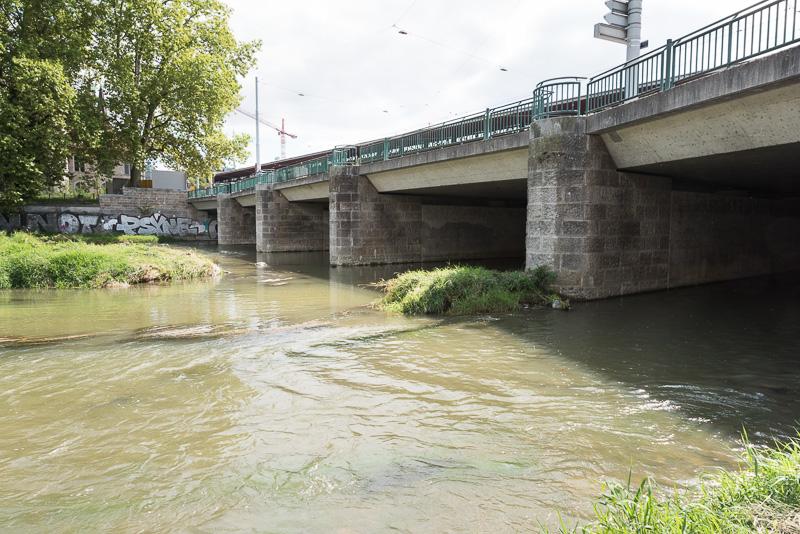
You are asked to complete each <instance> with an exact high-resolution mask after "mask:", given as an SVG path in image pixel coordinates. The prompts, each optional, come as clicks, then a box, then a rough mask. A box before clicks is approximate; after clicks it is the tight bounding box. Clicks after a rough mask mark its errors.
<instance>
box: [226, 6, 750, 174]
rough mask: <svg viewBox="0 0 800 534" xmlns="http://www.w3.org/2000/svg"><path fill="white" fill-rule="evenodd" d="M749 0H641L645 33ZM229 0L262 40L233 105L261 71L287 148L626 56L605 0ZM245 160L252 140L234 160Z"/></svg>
mask: <svg viewBox="0 0 800 534" xmlns="http://www.w3.org/2000/svg"><path fill="white" fill-rule="evenodd" d="M754 1H755V0H644V13H643V35H642V37H643V39H648V40H649V41H650V47H651V49H652V48H655V47H658V46H661V45H662V44H664V42H665V41H666V40H667V38H675V37H680V36H681V35H683V34H685V33H688V32H690V31H692V30H695V29H698V28H700V27H702V26H705V25H706V24H708V23H711V22H714V21H715V20H717V19H720V18H722V17H724V16H727V15H729V14H731V13H733V12H734V11H736V10H738V9H742V8H745V7H747V6H749V5H751V4H753V3H754ZM226 2H227V3H228V4H229V5H230V7H231V8H232V9H233V14H232V19H231V25H232V28H233V32H234V34H235V35H236V37H237V38H238V39H240V40H250V39H260V40H261V41H262V47H261V51H260V53H259V55H258V64H257V67H256V68H255V69H254V70H253V72H251V74H250V75H249V76H248V77H247V78H245V79H244V80H242V84H243V89H242V97H243V100H242V104H241V107H242V108H243V109H245V110H248V111H250V112H253V111H254V110H255V98H254V96H255V89H254V77H255V75H258V76H259V80H260V82H261V88H260V91H259V95H260V99H261V101H260V106H261V116H262V117H263V118H264V119H266V120H268V121H270V122H272V123H274V124H280V121H281V119H286V130H287V131H289V132H291V133H294V134H296V135H297V136H298V138H297V139H289V140H288V142H287V155H288V156H294V155H300V154H304V153H308V152H313V151H316V150H325V149H328V148H331V147H333V146H335V145H342V144H354V143H357V142H360V141H366V140H371V139H376V138H382V137H386V136H389V135H394V134H398V133H402V132H405V131H408V130H413V129H416V128H419V127H422V126H426V125H428V124H435V123H437V122H441V121H444V120H448V119H451V118H455V117H458V116H461V115H466V114H469V113H472V112H476V111H479V110H482V109H485V108H486V107H494V106H498V105H501V104H505V103H509V102H513V101H516V100H521V99H524V98H528V97H530V96H531V93H532V91H533V88H534V86H535V85H536V83H537V82H539V81H541V80H544V79H547V78H552V77H555V76H591V75H594V74H598V73H600V72H602V71H603V70H605V69H607V68H610V67H613V66H615V65H617V64H619V63H622V62H623V61H624V59H625V47H624V46H622V45H619V44H614V43H610V42H606V41H600V40H597V39H594V38H593V37H592V31H593V26H594V24H595V23H596V22H600V21H602V17H603V15H604V14H605V13H606V12H607V9H606V7H605V5H604V2H603V0H550V1H548V2H546V1H544V0H491V1H486V0H416V1H414V0H339V1H336V2H332V1H330V0H285V1H281V2H278V1H275V0H226ZM393 25H394V26H396V28H395V27H393ZM398 28H400V29H403V30H404V31H406V32H407V33H408V35H401V34H399V33H398ZM501 67H502V68H505V69H507V72H503V71H501V70H500V69H501ZM299 93H302V94H303V95H305V96H299ZM227 131H228V133H234V132H236V133H249V134H251V136H252V135H253V134H254V131H255V127H254V124H253V121H252V119H248V118H246V117H244V116H241V115H239V114H236V115H233V116H231V117H229V118H228V122H227ZM261 139H262V144H261V159H262V161H272V160H274V159H275V158H276V157H278V156H279V154H280V142H279V138H278V135H277V133H276V132H275V131H273V130H269V129H267V128H265V127H262V128H261ZM254 158H255V149H254V144H252V143H251V157H250V159H249V160H248V161H247V162H243V163H242V164H244V163H246V164H250V163H252V162H253V161H254Z"/></svg>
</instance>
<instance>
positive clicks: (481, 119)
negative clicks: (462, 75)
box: [358, 98, 533, 163]
mask: <svg viewBox="0 0 800 534" xmlns="http://www.w3.org/2000/svg"><path fill="white" fill-rule="evenodd" d="M532 118H533V99H532V98H528V99H525V100H520V101H519V102H513V103H511V104H506V105H504V106H500V107H496V108H487V109H486V111H483V112H480V113H473V114H472V115H467V116H465V117H459V118H458V119H454V120H451V121H447V122H442V123H440V124H436V125H434V126H429V127H428V128H422V129H419V130H414V131H413V132H408V133H405V134H401V135H397V136H394V137H387V138H385V139H382V140H379V141H373V142H371V143H366V144H364V145H359V146H358V161H359V162H360V163H373V162H376V161H383V160H388V159H393V158H399V157H402V156H407V155H409V154H415V153H418V152H425V151H427V150H435V149H437V148H444V147H448V146H454V145H460V144H462V143H469V142H471V141H479V140H487V139H491V138H493V137H499V136H502V135H508V134H511V133H516V132H521V131H523V130H526V129H527V128H528V127H529V126H530V125H531V121H532Z"/></svg>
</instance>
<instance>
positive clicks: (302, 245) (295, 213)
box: [256, 184, 330, 252]
mask: <svg viewBox="0 0 800 534" xmlns="http://www.w3.org/2000/svg"><path fill="white" fill-rule="evenodd" d="M329 237H330V231H329V214H328V203H313V202H290V201H289V200H288V199H287V198H286V197H285V196H284V194H283V193H281V192H280V191H277V190H275V189H273V187H272V185H269V184H267V185H259V186H258V187H257V188H256V248H257V249H258V251H259V252H310V251H320V250H328V248H329Z"/></svg>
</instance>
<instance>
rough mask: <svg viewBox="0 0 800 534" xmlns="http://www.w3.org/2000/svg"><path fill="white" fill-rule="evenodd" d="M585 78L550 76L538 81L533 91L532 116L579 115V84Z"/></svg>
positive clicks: (538, 117) (539, 117)
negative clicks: (547, 78)
mask: <svg viewBox="0 0 800 534" xmlns="http://www.w3.org/2000/svg"><path fill="white" fill-rule="evenodd" d="M585 79H586V78H578V77H574V76H573V77H565V78H551V79H549V80H545V81H543V82H539V84H538V85H537V86H536V89H534V91H533V118H534V119H536V120H539V119H546V118H549V117H563V116H569V115H580V114H581V112H582V109H581V85H582V81H581V80H585Z"/></svg>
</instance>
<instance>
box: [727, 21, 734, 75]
mask: <svg viewBox="0 0 800 534" xmlns="http://www.w3.org/2000/svg"><path fill="white" fill-rule="evenodd" d="M731 61H733V23H732V22H731V23H730V24H728V65H730V64H731Z"/></svg>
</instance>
